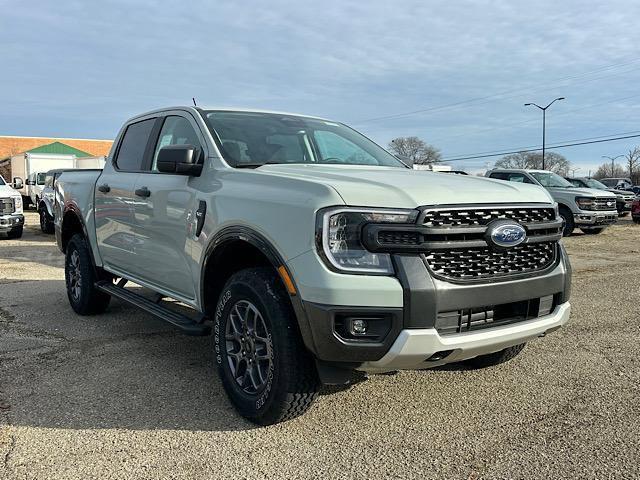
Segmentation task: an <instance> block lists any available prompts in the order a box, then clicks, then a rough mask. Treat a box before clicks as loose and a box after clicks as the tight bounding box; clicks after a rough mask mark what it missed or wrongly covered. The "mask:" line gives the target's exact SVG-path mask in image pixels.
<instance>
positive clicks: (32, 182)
mask: <svg viewBox="0 0 640 480" xmlns="http://www.w3.org/2000/svg"><path fill="white" fill-rule="evenodd" d="M35 184H36V182H35V181H33V180H27V185H35Z"/></svg>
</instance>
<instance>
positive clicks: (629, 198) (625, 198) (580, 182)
mask: <svg viewBox="0 0 640 480" xmlns="http://www.w3.org/2000/svg"><path fill="white" fill-rule="evenodd" d="M565 180H567V181H568V182H569V183H571V185H573V186H574V187H577V188H595V189H596V190H604V191H607V192H611V193H613V194H614V195H615V196H616V210H618V215H626V214H627V213H629V212H630V211H631V203H632V202H633V199H634V198H636V195H635V194H634V193H633V192H630V191H628V190H616V189H615V188H609V187H607V186H606V185H605V184H604V183H602V182H599V181H598V180H596V179H595V178H586V177H576V178H570V177H565Z"/></svg>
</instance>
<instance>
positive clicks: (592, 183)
mask: <svg viewBox="0 0 640 480" xmlns="http://www.w3.org/2000/svg"><path fill="white" fill-rule="evenodd" d="M585 182H586V184H587V185H588V186H589V188H597V189H598V190H606V189H607V188H609V187H607V186H606V185H605V184H604V183H601V182H599V181H598V180H594V179H593V178H587V180H586V181H585Z"/></svg>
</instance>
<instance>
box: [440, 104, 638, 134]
mask: <svg viewBox="0 0 640 480" xmlns="http://www.w3.org/2000/svg"><path fill="white" fill-rule="evenodd" d="M637 97H640V94H636V95H630V96H628V97H622V98H614V99H611V100H607V101H604V102H599V103H593V104H591V105H586V106H583V107H580V108H573V109H571V110H563V111H562V112H558V113H555V114H554V115H553V118H554V119H555V118H557V117H562V116H564V115H570V114H572V113H575V112H579V111H581V110H588V109H591V108H594V107H600V106H602V105H608V104H610V103H615V102H621V101H623V100H629V99H632V98H637ZM533 123H539V120H538V119H534V120H525V121H523V122H517V123H510V124H509V125H502V126H496V127H489V128H483V129H481V130H476V131H473V132H464V133H458V134H455V135H448V136H445V137H436V138H432V139H430V140H429V143H431V144H437V143H439V142H442V141H443V140H450V139H453V138H459V137H469V136H474V135H479V134H481V133H486V132H492V131H495V130H509V129H512V128H513V127H518V126H521V125H529V124H533Z"/></svg>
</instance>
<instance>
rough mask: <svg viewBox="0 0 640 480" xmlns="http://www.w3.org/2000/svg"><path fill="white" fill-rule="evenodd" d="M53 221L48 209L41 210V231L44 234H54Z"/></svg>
mask: <svg viewBox="0 0 640 480" xmlns="http://www.w3.org/2000/svg"><path fill="white" fill-rule="evenodd" d="M53 228H54V227H53V219H52V218H51V217H50V216H49V214H48V213H47V209H46V208H41V209H40V230H42V233H53Z"/></svg>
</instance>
